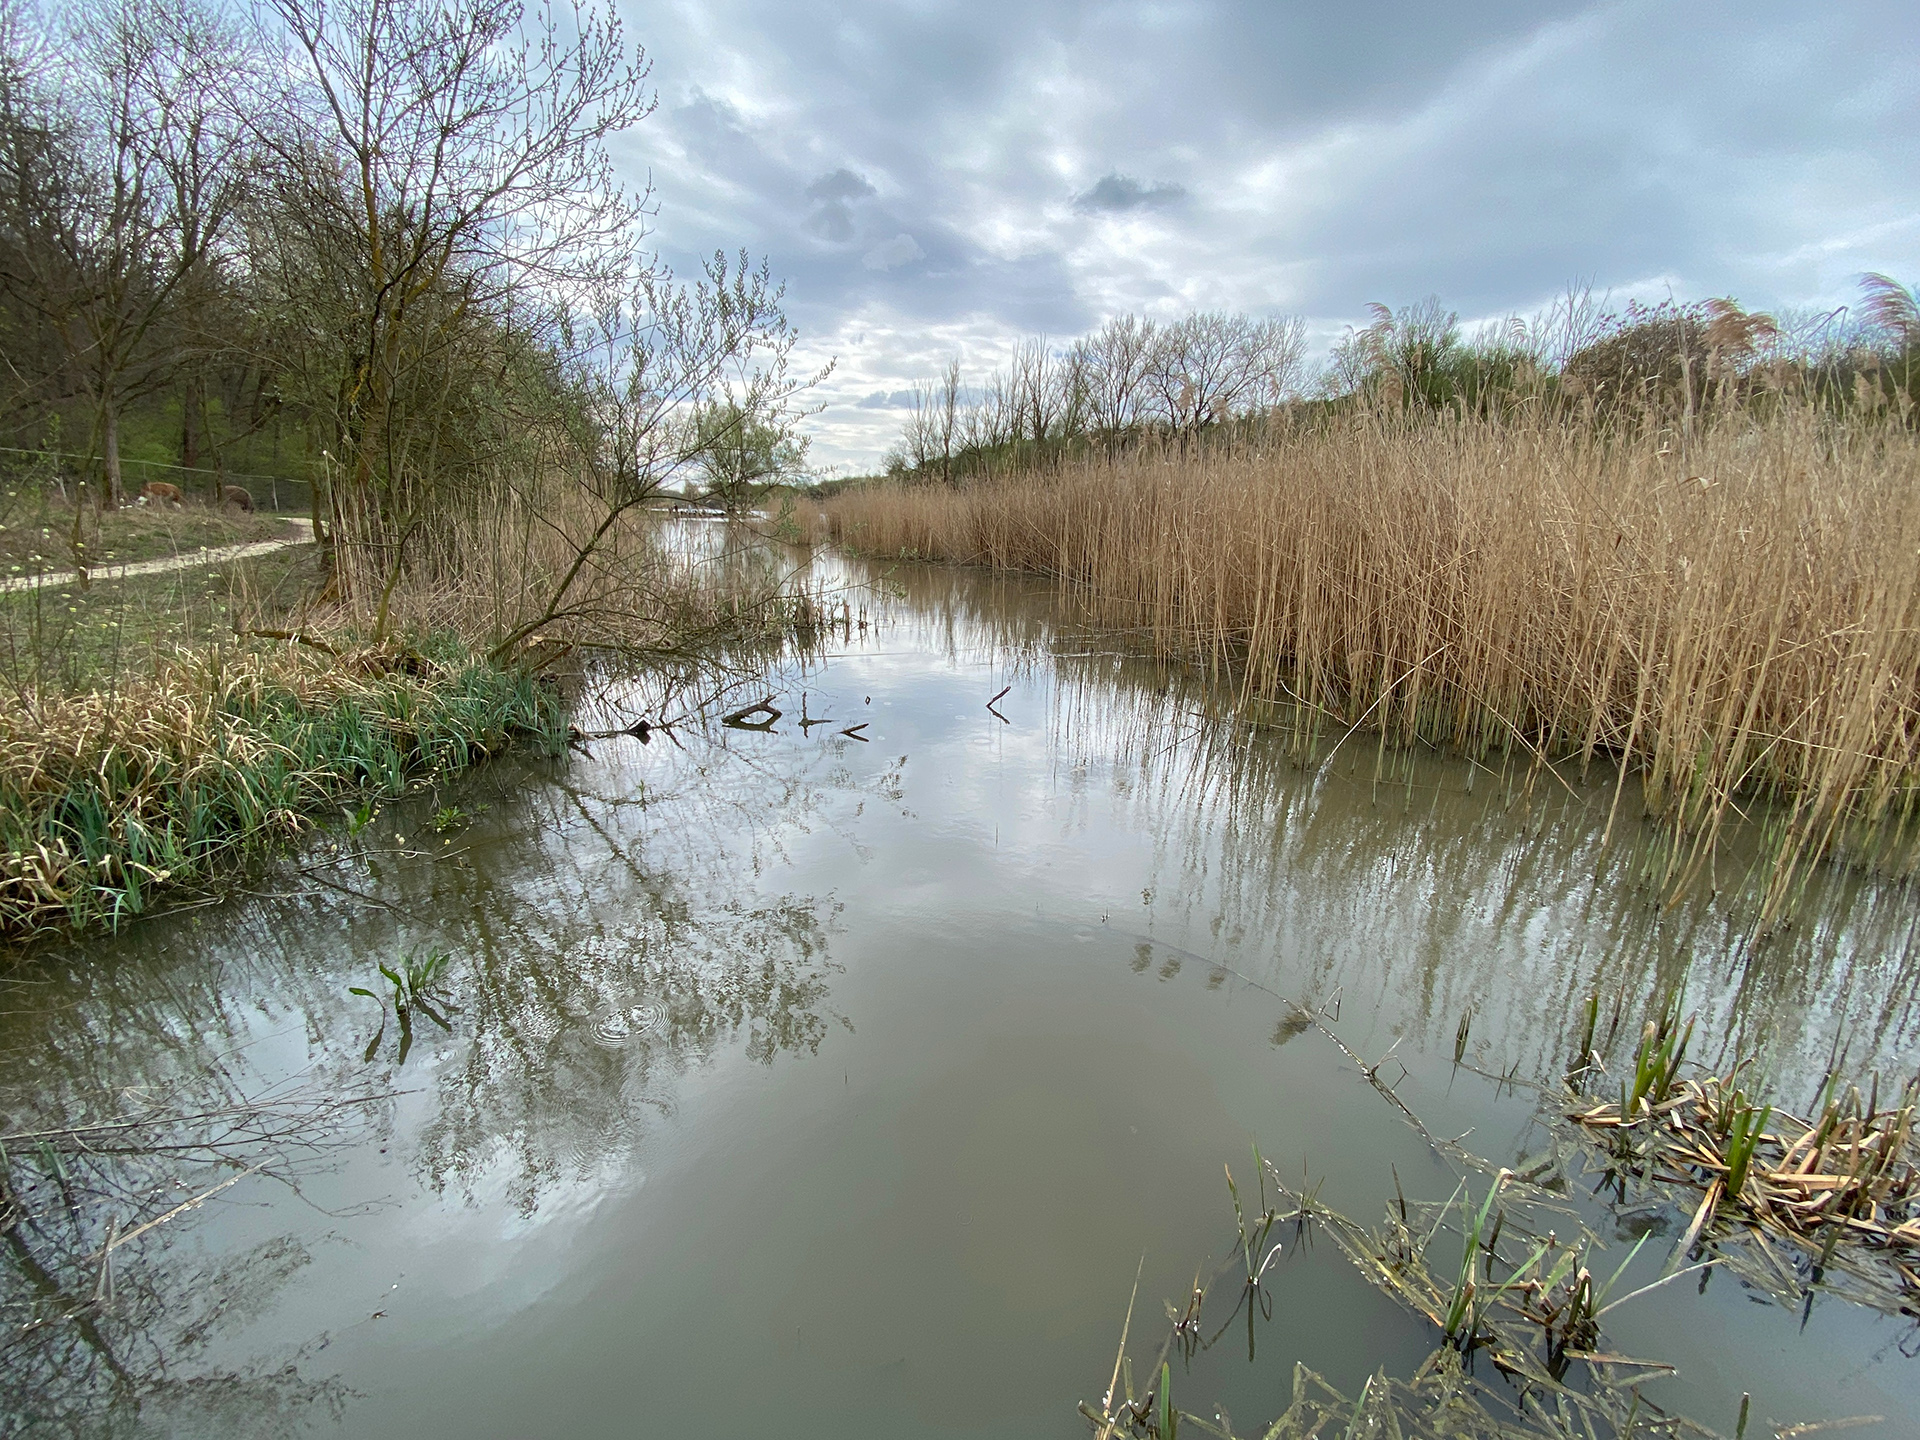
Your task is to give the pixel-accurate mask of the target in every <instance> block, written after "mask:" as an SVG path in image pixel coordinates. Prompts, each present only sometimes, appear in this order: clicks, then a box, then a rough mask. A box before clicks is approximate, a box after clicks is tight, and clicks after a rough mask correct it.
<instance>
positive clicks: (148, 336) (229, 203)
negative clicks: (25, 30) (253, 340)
mask: <svg viewBox="0 0 1920 1440" xmlns="http://www.w3.org/2000/svg"><path fill="white" fill-rule="evenodd" d="M233 46H234V42H233V38H232V36H231V34H230V33H229V32H228V31H227V30H226V29H225V28H224V27H223V26H222V24H221V22H220V19H219V17H218V15H217V13H216V12H213V11H211V10H207V9H204V8H202V7H201V6H200V5H198V4H197V3H196V0H156V3H152V4H145V3H143V4H134V3H132V0H118V3H113V4H107V5H103V6H100V7H98V8H94V9H89V10H84V11H80V12H78V13H77V14H76V15H74V16H73V17H72V18H71V20H70V22H69V23H68V24H67V26H66V28H65V30H64V33H63V34H62V35H61V36H60V43H59V45H58V46H57V47H56V48H57V49H58V51H59V53H60V55H61V59H60V60H59V62H58V64H57V66H56V68H55V70H54V77H55V81H56V86H57V88H56V89H54V90H53V91H52V92H51V93H49V94H46V95H43V96H41V97H39V102H38V105H37V106H36V105H35V104H34V100H33V99H32V98H30V97H28V96H27V95H25V94H24V93H22V92H23V87H22V86H21V85H20V84H18V83H17V82H16V81H13V80H9V82H8V83H7V86H6V88H7V89H8V91H9V92H10V94H9V96H8V99H7V102H6V104H7V108H8V110H9V112H10V113H9V115H8V117H7V126H8V130H9V139H8V142H7V149H8V151H9V161H8V164H7V166H6V170H7V176H6V179H7V184H8V189H9V194H8V197H7V201H8V206H9V208H10V209H11V210H12V211H13V212H14V213H15V215H16V216H17V217H18V220H19V223H17V224H15V225H10V226H9V230H10V232H11V234H12V238H13V239H14V241H15V244H14V246H13V247H12V253H11V255H10V256H9V259H8V263H7V269H8V272H9V279H10V283H9V286H8V288H9V291H10V293H11V294H12V295H13V296H14V297H15V298H20V299H24V300H25V301H26V302H27V303H28V304H29V305H30V306H31V307H32V309H33V311H34V313H35V315H36V318H37V322H38V326H39V328H40V329H41V330H42V332H43V333H44V334H45V335H46V336H47V337H49V338H50V339H51V341H52V343H53V346H54V348H55V349H56V350H57V352H58V355H59V371H60V376H61V379H62V381H63V382H64V385H63V386H62V387H61V388H66V389H71V390H73V391H76V392H78V393H79V394H80V395H82V396H84V398H85V400H86V402H87V405H88V409H89V413H90V418H91V424H92V449H93V451H94V453H95V454H97V455H98V456H99V457H100V460H101V464H102V467H103V470H104V473H105V478H106V490H107V497H108V498H109V499H110V500H111V501H112V502H114V503H116V504H117V503H119V502H120V501H121V500H122V499H123V497H124V493H125V490H124V485H123V482H122V478H121V464H120V424H121V417H122V415H123V413H124V412H125V410H126V408H127V407H128V406H129V405H130V404H132V403H134V402H136V401H138V400H139V399H141V398H142V397H143V396H145V395H147V394H149V393H151V392H152V391H153V390H155V389H157V388H159V387H160V386H162V385H164V384H166V383H168V382H169V380H170V379H171V378H172V376H173V374H174V373H175V371H176V370H177V368H178V367H179V366H180V364H181V363H182V361H183V359H184V358H185V356H186V354H187V352H188V350H189V349H190V348H191V331H190V330H189V329H186V328H183V327H182V326H181V325H180V324H179V323H178V322H179V320H180V317H181V315H182V313H183V311H184V310H185V309H186V308H187V307H188V306H189V305H190V302H191V297H192V294H193V291H194V289H195V287H196V286H197V285H198V284H199V283H200V282H201V281H202V280H203V278H204V277H205V275H206V272H207V270H208V268H209V266H210V264H211V262H212V260H213V257H214V256H215V255H216V254H217V252H218V249H219V247H220V245H221V244H222V242H223V240H224V238H225V232H226V229H227V226H228V224H229V222H230V221H231V219H232V217H233V215H234V212H235V208H236V205H237V201H238V197H239V193H240V187H241V185H242V184H243V170H242V166H241V165H240V162H239V155H238V138H239V134H238V127H237V126H236V125H235V124H234V123H233V118H232V115H231V112H230V111H229V110H228V109H227V107H226V106H225V105H224V104H223V100H222V94H223V90H224V88H225V82H226V80H227V77H228V76H229V74H230V73H231V71H232V69H233V68H234V67H233V58H232V57H233ZM30 109H37V110H38V111H39V113H38V115H31V116H30V114H29V110H30Z"/></svg>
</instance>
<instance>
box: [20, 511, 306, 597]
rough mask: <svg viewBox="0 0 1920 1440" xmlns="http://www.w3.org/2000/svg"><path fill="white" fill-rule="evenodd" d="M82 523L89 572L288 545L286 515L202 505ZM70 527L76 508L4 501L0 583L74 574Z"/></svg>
mask: <svg viewBox="0 0 1920 1440" xmlns="http://www.w3.org/2000/svg"><path fill="white" fill-rule="evenodd" d="M81 519H82V526H81V536H80V542H81V551H80V554H81V558H82V560H83V562H84V563H85V564H86V565H88V566H98V565H119V564H125V563H128V562H132V561H139V560H166V559H170V558H172V557H173V556H175V555H186V554H190V553H191V552H193V551H195V550H202V549H207V548H211V547H215V546H221V545H246V544H251V543H253V542H255V541H259V540H283V539H285V538H287V536H288V534H289V533H290V527H289V526H288V524H287V521H286V517H285V516H281V515H272V514H257V513H256V514H251V515H249V514H245V513H242V512H240V511H237V510H215V509H209V508H207V507H206V506H203V505H197V504H196V505H188V506H184V507H182V508H181V509H177V510H176V509H174V508H172V507H170V506H169V507H166V508H163V509H148V508H146V507H143V506H134V507H129V508H128V509H125V510H118V511H114V510H109V511H106V512H103V513H99V514H95V513H94V512H92V511H88V512H87V513H86V514H85V515H83V516H82V517H81ZM73 521H74V515H73V510H72V508H71V507H70V506H66V505H62V504H60V503H59V502H58V501H47V502H42V501H40V500H39V499H38V498H37V497H36V496H34V495H32V494H31V493H21V492H14V493H12V494H7V495H0V580H3V579H11V578H14V577H17V576H22V575H33V574H37V573H44V572H46V571H49V570H71V569H73V568H74V530H73Z"/></svg>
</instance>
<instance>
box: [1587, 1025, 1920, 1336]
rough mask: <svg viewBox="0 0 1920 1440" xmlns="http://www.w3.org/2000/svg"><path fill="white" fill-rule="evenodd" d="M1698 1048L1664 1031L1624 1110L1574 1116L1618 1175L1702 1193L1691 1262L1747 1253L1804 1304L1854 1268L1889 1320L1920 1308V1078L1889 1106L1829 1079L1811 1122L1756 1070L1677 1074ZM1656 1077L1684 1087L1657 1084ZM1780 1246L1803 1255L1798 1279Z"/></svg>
mask: <svg viewBox="0 0 1920 1440" xmlns="http://www.w3.org/2000/svg"><path fill="white" fill-rule="evenodd" d="M1684 1049H1685V1046H1684V1042H1682V1043H1681V1044H1680V1045H1678V1046H1677V1047H1676V1046H1675V1045H1674V1043H1673V1032H1671V1031H1667V1032H1666V1033H1663V1032H1662V1029H1661V1026H1660V1025H1659V1024H1657V1023H1656V1024H1650V1025H1649V1026H1648V1029H1647V1032H1646V1033H1645V1034H1643V1037H1642V1039H1641V1042H1640V1045H1639V1047H1638V1050H1637V1051H1636V1056H1635V1064H1634V1069H1635V1075H1636V1078H1635V1080H1634V1081H1633V1083H1632V1084H1631V1086H1629V1085H1627V1084H1626V1083H1625V1082H1623V1084H1622V1094H1621V1098H1620V1101H1619V1102H1617V1103H1615V1102H1608V1103H1604V1104H1598V1105H1594V1104H1587V1103H1584V1102H1579V1101H1576V1102H1574V1104H1573V1108H1572V1109H1571V1110H1570V1112H1569V1118H1570V1119H1571V1120H1572V1121H1573V1123H1574V1124H1575V1125H1576V1126H1577V1127H1578V1128H1579V1129H1580V1130H1581V1131H1582V1132H1584V1133H1585V1134H1586V1135H1587V1136H1588V1137H1589V1139H1590V1140H1591V1141H1592V1142H1593V1143H1594V1144H1595V1145H1596V1146H1597V1147H1598V1148H1599V1149H1600V1150H1601V1151H1602V1153H1603V1154H1604V1156H1605V1162H1606V1166H1607V1169H1608V1171H1609V1173H1611V1174H1613V1175H1615V1176H1617V1177H1623V1178H1624V1177H1627V1176H1632V1177H1635V1178H1638V1179H1644V1180H1648V1181H1650V1182H1655V1183H1658V1184H1660V1185H1665V1186H1682V1187H1685V1188H1687V1189H1689V1190H1691V1191H1694V1192H1697V1193H1698V1195H1699V1200H1698V1202H1697V1204H1696V1205H1695V1207H1694V1213H1693V1219H1692V1222H1691V1223H1690V1224H1689V1225H1688V1227H1687V1230H1686V1232H1685V1235H1684V1236H1683V1237H1682V1240H1681V1243H1680V1246H1679V1251H1678V1253H1680V1254H1685V1253H1687V1252H1689V1251H1691V1250H1692V1249H1693V1247H1694V1246H1695V1245H1696V1244H1698V1243H1701V1242H1711V1243H1712V1244H1713V1245H1714V1246H1715V1247H1716V1248H1719V1249H1722V1250H1726V1249H1730V1248H1732V1247H1734V1246H1737V1245H1747V1246H1750V1247H1753V1248H1754V1249H1756V1250H1757V1251H1758V1253H1759V1257H1760V1258H1761V1259H1762V1260H1764V1261H1765V1262H1766V1268H1764V1269H1762V1270H1761V1272H1760V1273H1761V1276H1762V1278H1763V1279H1767V1280H1768V1282H1769V1283H1768V1287H1767V1288H1769V1289H1771V1290H1773V1291H1775V1292H1776V1293H1784V1294H1787V1295H1791V1296H1793V1297H1794V1298H1798V1296H1799V1294H1801V1293H1806V1292H1807V1291H1808V1287H1809V1286H1810V1285H1811V1284H1816V1283H1819V1282H1821V1281H1822V1280H1828V1281H1831V1279H1832V1278H1833V1275H1832V1274H1831V1273H1830V1272H1836V1271H1840V1272H1844V1274H1845V1275H1846V1277H1847V1278H1848V1279H1849V1280H1850V1281H1851V1282H1852V1283H1850V1284H1848V1285H1847V1286H1846V1287H1845V1291H1844V1293H1846V1294H1847V1296H1848V1297H1849V1298H1851V1299H1855V1300H1858V1301H1861V1302H1862V1303H1865V1304H1869V1305H1873V1306H1875V1307H1876V1308H1878V1309H1881V1310H1886V1311H1889V1312H1901V1311H1905V1312H1912V1311H1913V1310H1914V1309H1915V1307H1916V1306H1920V1149H1917V1148H1916V1144H1915V1137H1914V1116H1915V1113H1916V1109H1917V1108H1920V1077H1916V1078H1915V1079H1913V1080H1910V1081H1908V1082H1907V1083H1906V1084H1905V1085H1904V1086H1903V1087H1902V1088H1901V1091H1900V1094H1899V1097H1898V1098H1897V1099H1896V1100H1895V1101H1894V1102H1893V1103H1892V1104H1890V1105H1887V1106H1884V1107H1883V1106H1881V1104H1880V1097H1879V1093H1878V1086H1877V1085H1875V1086H1874V1087H1872V1089H1871V1091H1870V1093H1869V1096H1868V1097H1866V1098H1863V1097H1862V1096H1861V1094H1860V1090H1859V1088H1858V1087H1857V1086H1848V1087H1846V1089H1845V1091H1844V1093H1842V1092H1841V1090H1840V1087H1839V1085H1838V1082H1837V1081H1834V1080H1829V1081H1828V1083H1827V1085H1826V1087H1825V1089H1824V1092H1823V1094H1822V1096H1821V1099H1820V1105H1819V1109H1818V1111H1817V1112H1816V1115H1815V1118H1813V1119H1811V1120H1803V1119H1801V1118H1799V1117H1798V1116H1795V1115H1793V1114H1791V1113H1789V1112H1787V1111H1786V1110H1783V1109H1781V1108H1779V1107H1778V1106H1777V1105H1773V1104H1767V1103H1761V1102H1760V1101H1759V1100H1758V1099H1757V1098H1755V1097H1750V1096H1749V1095H1748V1094H1747V1092H1746V1090H1745V1089H1744V1088H1743V1082H1742V1080H1741V1078H1740V1077H1741V1072H1742V1071H1743V1070H1745V1069H1746V1068H1747V1067H1746V1065H1745V1064H1744V1063H1742V1064H1739V1065H1735V1066H1734V1067H1733V1068H1732V1069H1731V1070H1730V1071H1729V1072H1728V1073H1727V1074H1726V1075H1723V1076H1722V1075H1705V1076H1701V1077H1698V1078H1684V1077H1676V1076H1674V1071H1675V1070H1677V1068H1678V1065H1679V1061H1680V1057H1681V1055H1682V1054H1683V1053H1684ZM1643 1071H1645V1072H1649V1073H1651V1074H1653V1075H1655V1076H1661V1075H1665V1076H1667V1077H1671V1078H1669V1079H1668V1080H1667V1083H1666V1084H1664V1085H1659V1084H1649V1085H1643V1084H1642V1083H1641V1082H1640V1079H1639V1078H1638V1077H1639V1075H1640V1074H1641V1072H1643ZM1774 1241H1780V1242H1783V1243H1784V1244H1786V1245H1787V1246H1788V1247H1789V1248H1790V1250H1791V1251H1792V1252H1793V1254H1794V1261H1793V1262H1792V1263H1791V1268H1790V1269H1788V1270H1786V1271H1785V1272H1784V1273H1783V1271H1782V1266H1781V1261H1780V1257H1779V1255H1778V1253H1777V1252H1776V1251H1775V1249H1774V1246H1773V1244H1772V1242H1774ZM1801 1272H1805V1278H1803V1277H1802V1273H1801ZM1783 1282H1787V1283H1783Z"/></svg>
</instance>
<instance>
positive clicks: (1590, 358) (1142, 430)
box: [886, 274, 1920, 483]
mask: <svg viewBox="0 0 1920 1440" xmlns="http://www.w3.org/2000/svg"><path fill="white" fill-rule="evenodd" d="M1369 309H1370V312H1371V316H1372V318H1371V320H1370V321H1369V323H1368V324H1366V325H1365V326H1359V327H1352V328H1349V329H1348V331H1347V332H1346V333H1345V335H1343V336H1342V337H1341V339H1340V340H1339V341H1337V342H1336V343H1335V344H1334V346H1333V347H1332V350H1331V353H1330V354H1329V356H1328V358H1327V360H1326V363H1325V364H1324V366H1323V367H1322V368H1321V369H1320V370H1319V371H1318V373H1314V372H1313V371H1311V370H1310V368H1309V367H1308V365H1307V363H1306V331H1305V326H1304V324H1303V322H1302V321H1300V320H1299V319H1297V318H1292V317H1281V318H1265V319H1261V318H1256V317H1253V316H1249V315H1243V314H1227V313H1221V312H1209V313H1201V314H1194V315H1189V316H1187V317H1186V318H1185V319H1182V320H1176V321H1173V322H1156V321H1154V320H1150V319H1142V318H1140V317H1138V316H1133V315H1124V316H1121V317H1119V318H1118V319H1115V320H1111V321H1108V322H1107V323H1106V324H1105V325H1103V326H1102V327H1101V328H1100V329H1098V330H1096V331H1094V332H1093V333H1092V334H1090V335H1087V336H1084V337H1082V338H1080V339H1078V340H1074V341H1072V342H1069V343H1067V344H1065V345H1060V346H1050V345H1049V344H1048V343H1047V342H1046V341H1044V340H1040V339H1028V340H1024V341H1021V342H1020V343H1019V344H1018V345H1016V346H1015V349H1014V355H1013V360H1012V363H1011V364H1010V365H1009V366H1008V367H1007V368H1005V369H1003V370H1000V371H997V372H995V373H993V374H991V375H990V376H988V377H987V378H986V379H985V380H984V381H983V382H981V383H978V384H968V383H967V382H966V380H965V377H964V376H963V373H962V370H961V367H960V362H959V361H958V360H957V359H956V360H953V361H951V362H949V364H948V365H947V367H946V369H945V370H944V371H943V372H942V373H941V374H940V376H939V377H938V378H937V379H934V380H927V381H921V382H919V383H918V384H916V385H915V386H914V387H913V389H912V391H911V396H910V402H909V409H908V415H907V418H906V421H905V423H904V425H903V427H902V431H901V435H900V439H899V440H898V442H897V443H896V444H895V445H894V446H893V448H892V449H891V450H890V451H889V452H888V454H887V457H886V467H887V470H888V472H889V473H890V474H893V475H895V476H897V477H909V478H914V479H918V480H939V481H943V482H946V483H952V482H954V481H956V480H959V479H964V478H966V477H968V476H972V475H976V474H981V473H986V472H989V471H994V470H1005V469H1009V468H1017V467H1020V466H1024V465H1032V464H1036V463H1046V462H1049V461H1052V460H1057V459H1060V458H1063V457H1067V456H1075V455H1108V456H1111V455H1115V454H1118V453H1121V452H1124V451H1126V450H1129V449H1136V448H1138V447H1141V446H1147V445H1150V446H1166V447H1177V448H1179V449H1181V450H1185V449H1186V448H1188V447H1189V446H1195V445H1200V444H1203V443H1204V444H1206V445H1209V446H1218V445H1222V444H1225V445H1233V444H1236V443H1245V442H1251V441H1256V440H1257V439H1258V436H1259V435H1260V434H1261V433H1262V430H1263V427H1267V426H1271V425H1273V424H1281V423H1284V424H1295V423H1302V422H1310V421H1312V420H1315V419H1317V418H1324V417H1326V416H1329V415H1333V414H1339V413H1342V412H1345V411H1350V410H1354V409H1356V408H1359V407H1363V406H1364V407H1367V408H1370V409H1375V410H1378V409H1385V410H1388V411H1395V410H1400V411H1407V412H1413V413H1422V412H1424V413H1433V414H1442V413H1445V414H1475V415H1502V416H1504V415H1511V414H1515V413H1517V412H1518V411H1519V410H1520V409H1521V407H1523V406H1528V407H1533V408H1534V409H1535V410H1536V411H1537V412H1538V413H1539V414H1542V415H1547V416H1552V417H1554V418H1556V419H1559V420H1574V421H1580V420H1584V421H1594V420H1605V421H1607V422H1610V423H1636V422H1639V421H1643V420H1654V421H1658V422H1660V423H1665V422H1667V421H1670V420H1676V419H1677V420H1678V421H1680V422H1681V423H1686V422H1687V421H1688V420H1690V419H1692V418H1699V417H1704V416H1706V415H1707V414H1708V413H1709V412H1711V411H1714V410H1716V409H1719V408H1723V407H1726V406H1729V405H1731V406H1737V407H1741V408H1744V409H1751V408H1753V407H1754V406H1756V405H1764V404H1766V403H1771V402H1776V401H1778V400H1780V399H1781V398H1783V397H1789V396H1797V397H1800V398H1802V399H1805V400H1809V401H1812V402H1813V403H1817V404H1820V405H1823V406H1826V407H1828V408H1830V409H1833V410H1836V411H1853V412H1871V411H1876V410H1893V411H1897V412H1898V413H1900V414H1901V415H1903V416H1916V415H1920V304H1916V300H1915V296H1914V293H1913V291H1912V290H1910V289H1908V288H1906V287H1904V286H1902V285H1900V284H1899V283H1898V282H1896V281H1894V280H1892V279H1890V278H1888V277H1887V276H1884V275H1877V274H1875V275H1867V276H1864V277H1862V280H1861V300H1860V303H1859V304H1858V305H1855V306H1849V307H1841V308H1839V309H1836V310H1832V311H1825V312H1815V313H1810V314H1806V315H1801V316H1794V317H1786V318H1777V317H1775V316H1773V315H1769V314H1765V313H1761V312H1749V311H1747V310H1744V309H1742V308H1741V307H1740V306H1739V305H1738V304H1737V303H1736V302H1734V301H1733V300H1731V299H1713V300H1705V301H1700V302H1695V303H1680V302H1677V301H1672V300H1667V301H1662V302H1660V303H1658V304H1644V303H1640V302H1630V303H1629V304H1627V305H1626V306H1625V307H1624V308H1622V309H1619V310H1610V309H1607V308H1606V307H1605V306H1603V305H1602V304H1601V303H1600V302H1599V301H1598V300H1596V298H1595V297H1594V296H1593V294H1592V292H1591V291H1589V290H1584V289H1580V288H1575V289H1573V290H1570V291H1569V292H1568V294H1567V295H1566V296H1564V297H1563V298H1562V299H1561V300H1560V301H1558V302H1557V303H1555V304H1554V305H1552V306H1549V307H1548V308H1547V309H1546V310H1545V311H1543V312H1542V313H1540V314H1538V315H1536V316H1532V317H1529V318H1520V317H1514V318H1510V319H1508V320H1506V321H1504V322H1501V323H1499V324H1494V325H1486V326H1480V327H1476V328H1469V327H1465V326H1463V325H1462V324H1461V321H1460V317H1459V315H1458V314H1457V313H1456V312H1454V311H1451V310H1448V309H1447V308H1446V307H1445V306H1444V305H1442V304H1441V302H1440V301H1439V300H1438V299H1437V298H1428V299H1426V300H1423V301H1420V302H1419V303H1417V304H1413V305H1408V306H1404V307H1402V308H1401V309H1398V310H1394V309H1390V308H1389V307H1387V306H1384V305H1373V306H1370V307H1369Z"/></svg>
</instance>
